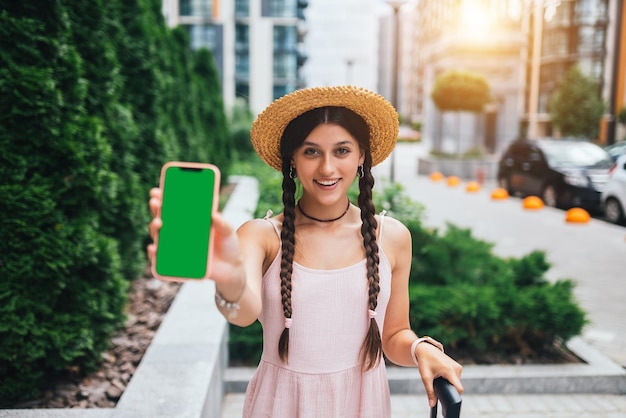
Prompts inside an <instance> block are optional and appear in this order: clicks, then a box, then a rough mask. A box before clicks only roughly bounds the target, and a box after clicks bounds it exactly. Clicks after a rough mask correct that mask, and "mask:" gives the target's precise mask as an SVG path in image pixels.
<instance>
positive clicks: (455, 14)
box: [400, 0, 626, 152]
mask: <svg viewBox="0 0 626 418" xmlns="http://www.w3.org/2000/svg"><path fill="white" fill-rule="evenodd" d="M623 15H624V10H623V7H622V1H621V0H420V1H419V2H417V3H416V5H415V6H414V7H413V9H412V11H411V13H410V16H411V19H412V26H413V27H414V28H417V29H416V30H415V31H414V33H413V34H412V38H411V39H410V41H409V43H410V44H411V45H413V46H414V47H413V48H412V50H411V52H410V58H409V60H408V61H409V64H408V65H409V69H406V66H405V67H403V71H408V75H407V76H406V77H405V81H404V83H405V85H404V86H405V87H404V88H403V89H402V91H403V93H404V98H403V99H402V100H401V101H400V102H401V112H402V111H404V112H405V114H406V115H407V117H408V118H409V119H411V120H418V121H421V122H422V123H423V124H424V128H423V132H422V134H423V137H424V139H425V140H426V141H430V142H431V144H432V145H433V147H434V148H435V149H439V150H441V151H450V150H452V149H454V148H455V147H457V144H453V142H456V141H459V140H460V141H461V145H462V150H468V149H471V148H473V147H477V146H478V147H483V148H485V149H487V150H488V151H491V152H498V151H499V150H501V149H502V148H503V147H504V146H506V144H507V143H508V142H510V141H511V140H513V139H515V138H517V137H518V136H519V135H528V136H532V137H535V136H543V135H549V134H551V133H552V129H551V124H550V116H549V113H548V108H547V105H548V102H549V98H550V96H551V94H552V93H553V92H554V90H555V89H556V87H557V86H558V83H559V82H560V80H561V78H562V77H563V75H564V74H565V72H566V71H567V70H568V69H569V68H570V67H571V66H572V65H578V66H579V67H580V68H581V70H582V71H583V73H584V74H585V75H587V76H589V77H592V78H593V79H595V80H596V81H597V82H598V88H599V91H600V93H601V94H602V97H603V99H604V100H605V101H606V103H607V104H610V106H608V109H607V113H608V114H607V117H606V118H605V119H606V121H605V122H610V121H611V120H612V115H611V113H612V114H613V115H614V114H615V113H616V111H619V109H620V108H622V107H623V106H624V77H625V76H626V67H625V65H624V52H623V50H624V48H625V46H624V44H625V43H626V42H625V41H624V28H623V25H622V23H621V22H622V21H623V20H624V18H623ZM451 69H457V70H468V71H472V72H474V73H478V74H481V75H483V76H484V77H485V78H486V79H487V80H488V82H489V84H490V87H491V92H492V94H493V97H494V99H495V100H494V102H493V104H492V105H490V106H489V107H488V108H487V109H485V110H486V111H485V112H484V113H482V114H469V113H463V112H461V114H460V115H459V114H456V115H454V114H452V113H458V112H439V110H438V109H436V107H435V106H434V104H433V102H432V100H431V98H430V93H431V91H432V87H433V83H434V80H435V78H436V77H437V75H439V74H441V73H443V72H445V71H447V70H451ZM407 86H410V88H406V87H407ZM402 107H404V109H402ZM616 109H617V110H616ZM605 125H607V126H605V129H604V135H608V133H609V132H610V129H609V128H610V125H609V124H608V123H605ZM459 138H460V139H459Z"/></svg>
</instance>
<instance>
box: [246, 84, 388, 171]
mask: <svg viewBox="0 0 626 418" xmlns="http://www.w3.org/2000/svg"><path fill="white" fill-rule="evenodd" d="M326 106H339V107H346V108H348V109H350V110H352V111H353V112H355V113H356V114H358V115H359V116H361V117H362V118H363V120H364V121H365V123H366V124H367V125H368V127H369V131H370V151H371V154H372V166H375V165H377V164H379V163H380V162H382V161H383V160H385V158H387V157H388V156H389V154H391V151H393V148H394V146H395V144H396V141H397V140H398V127H399V122H398V113H397V112H396V110H395V109H394V107H393V106H392V105H391V103H389V102H388V101H387V100H386V99H385V98H384V97H382V96H380V95H378V94H376V93H374V92H371V91H369V90H366V89H364V88H361V87H354V86H337V87H313V88H306V89H301V90H296V91H294V92H293V93H290V94H287V95H286V96H283V97H281V98H280V99H277V100H275V101H274V102H273V103H272V104H270V105H269V106H268V107H267V108H266V109H265V110H264V111H263V112H262V113H261V114H260V115H259V116H258V117H257V119H256V120H255V121H254V123H253V124H252V129H251V131H250V140H251V141H252V146H253V147H254V149H255V151H256V152H257V154H258V155H259V157H261V159H262V160H263V161H265V163H267V164H268V165H269V166H270V167H272V168H274V169H276V170H278V171H281V169H282V160H281V157H280V140H281V137H282V135H283V132H284V130H285V128H286V127H287V125H288V124H289V122H291V121H292V120H293V119H295V118H296V117H298V116H300V115H301V114H303V113H305V112H307V111H309V110H312V109H316V108H319V107H326Z"/></svg>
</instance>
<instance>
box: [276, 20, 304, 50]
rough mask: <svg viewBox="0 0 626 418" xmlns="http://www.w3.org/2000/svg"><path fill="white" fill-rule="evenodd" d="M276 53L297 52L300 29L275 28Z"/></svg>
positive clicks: (291, 27)
mask: <svg viewBox="0 0 626 418" xmlns="http://www.w3.org/2000/svg"><path fill="white" fill-rule="evenodd" d="M273 35H274V51H295V50H296V43H297V42H298V29H297V28H296V27H295V26H280V25H277V26H274V34H273Z"/></svg>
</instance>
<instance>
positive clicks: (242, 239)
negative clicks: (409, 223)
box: [148, 86, 463, 418]
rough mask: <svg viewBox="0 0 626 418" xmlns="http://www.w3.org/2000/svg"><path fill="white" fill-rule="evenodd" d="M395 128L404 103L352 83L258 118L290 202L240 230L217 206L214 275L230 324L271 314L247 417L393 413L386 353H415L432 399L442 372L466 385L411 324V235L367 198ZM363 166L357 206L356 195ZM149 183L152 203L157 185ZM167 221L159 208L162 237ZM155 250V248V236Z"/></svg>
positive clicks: (396, 357) (398, 360)
mask: <svg viewBox="0 0 626 418" xmlns="http://www.w3.org/2000/svg"><path fill="white" fill-rule="evenodd" d="M397 134H398V115H397V113H396V111H395V109H394V108H393V107H392V106H391V105H390V104H389V103H388V102H387V101H386V100H385V99H383V98H382V97H381V96H379V95H377V94H375V93H372V92H370V91H367V90H364V89H361V88H356V87H351V86H343V87H324V88H310V89H304V90H299V91H296V92H294V93H291V94H289V95H287V96H284V97H282V98H280V99H278V100H276V101H275V102H274V103H272V104H271V105H270V106H268V108H267V109H266V110H265V111H263V113H262V114H261V115H259V117H258V118H257V120H256V121H255V122H254V124H253V127H252V130H251V140H252V143H253V146H254V148H255V150H256V152H257V153H258V154H259V156H260V157H261V158H262V159H263V160H264V161H265V162H266V163H267V164H268V165H270V166H271V167H273V168H275V169H277V170H280V171H282V173H283V204H284V210H283V213H281V214H279V215H277V216H273V217H272V216H271V215H270V214H268V216H266V217H265V218H264V219H257V220H252V221H249V222H247V223H245V224H244V225H242V226H241V227H240V228H239V230H238V231H237V232H236V233H235V232H234V231H233V229H232V228H231V227H230V226H229V225H228V224H227V223H226V222H225V221H224V220H223V219H222V218H221V217H220V216H219V215H217V216H215V218H214V221H213V225H214V228H215V237H216V241H215V244H216V245H215V252H214V260H213V274H212V277H211V279H212V280H214V281H215V284H216V294H215V300H216V304H217V306H218V309H219V310H220V311H221V312H222V313H223V314H224V316H225V317H226V318H227V319H228V320H229V321H230V322H231V323H233V324H235V325H239V326H247V325H250V324H252V323H253V322H254V321H256V320H257V319H259V321H260V322H261V324H262V325H263V337H264V338H263V339H264V343H263V355H262V358H261V361H260V364H259V367H258V368H257V371H256V373H255V375H254V377H253V378H252V380H251V382H250V384H249V385H248V389H247V392H246V400H245V404H244V416H245V417H274V418H279V417H285V418H287V417H288V418H294V417H322V416H323V417H372V418H381V417H389V416H390V415H391V407H390V394H389V386H388V381H387V375H386V369H385V362H384V360H383V359H382V354H383V353H384V354H385V356H386V357H387V358H388V359H389V360H390V361H392V362H393V363H395V364H398V365H401V366H416V365H418V364H419V372H420V374H421V378H422V381H423V383H424V386H425V388H426V392H427V396H428V399H429V403H430V405H431V406H433V405H434V404H435V402H436V397H435V394H434V390H433V380H434V379H435V378H436V377H438V376H443V377H445V378H446V379H447V380H449V381H450V382H451V383H452V384H453V385H454V386H455V387H456V388H457V390H458V391H459V392H462V390H463V388H462V385H461V382H460V375H461V369H462V368H461V366H460V365H459V364H458V363H456V362H455V361H454V360H452V359H451V358H450V357H448V356H447V355H445V354H444V353H443V347H442V346H441V344H440V343H438V342H437V341H435V340H433V339H431V338H429V337H422V338H418V337H417V336H416V335H415V333H414V332H413V331H411V328H410V325H409V319H408V313H409V297H408V279H409V270H410V266H411V254H412V252H411V236H410V233H409V231H408V229H407V228H406V227H405V226H404V225H403V224H401V223H400V222H398V221H397V220H395V219H392V218H389V217H386V216H385V215H384V213H382V214H379V215H376V214H375V209H374V205H373V203H372V187H373V185H374V178H373V176H372V173H371V168H372V166H374V165H376V164H378V163H380V162H381V161H383V160H384V159H385V158H386V157H387V156H388V155H389V154H390V153H391V151H392V150H393V147H394V146H395V142H396V139H397ZM355 177H358V182H359V190H360V192H359V198H358V206H357V205H355V204H353V203H352V202H350V201H349V199H348V188H349V187H350V185H351V183H352V182H353V180H354V179H355ZM296 182H298V183H299V184H300V185H301V197H300V198H299V199H296ZM151 194H152V199H151V200H150V206H151V210H152V211H153V213H157V209H158V206H159V204H160V191H159V190H158V189H154V190H153V191H152V192H151ZM159 227H160V219H157V218H155V219H154V220H153V221H152V223H151V225H150V231H151V234H153V236H154V234H155V233H156V232H157V231H158V228H159ZM148 254H149V256H150V258H151V259H153V258H154V254H155V248H154V246H153V245H151V246H149V248H148Z"/></svg>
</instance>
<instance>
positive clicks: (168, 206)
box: [155, 167, 215, 279]
mask: <svg viewBox="0 0 626 418" xmlns="http://www.w3.org/2000/svg"><path fill="white" fill-rule="evenodd" d="M214 190H215V173H214V172H213V171H212V170H207V169H195V168H193V169H192V168H181V167H169V168H167V169H166V171H165V179H164V183H163V197H162V199H163V200H162V207H161V219H162V221H163V225H162V227H161V231H160V232H159V240H158V247H157V257H156V266H155V270H156V272H157V274H159V275H162V276H171V277H180V278H190V279H202V278H204V277H205V274H206V271H207V263H208V254H209V233H210V230H211V213H212V209H213V196H214Z"/></svg>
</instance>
